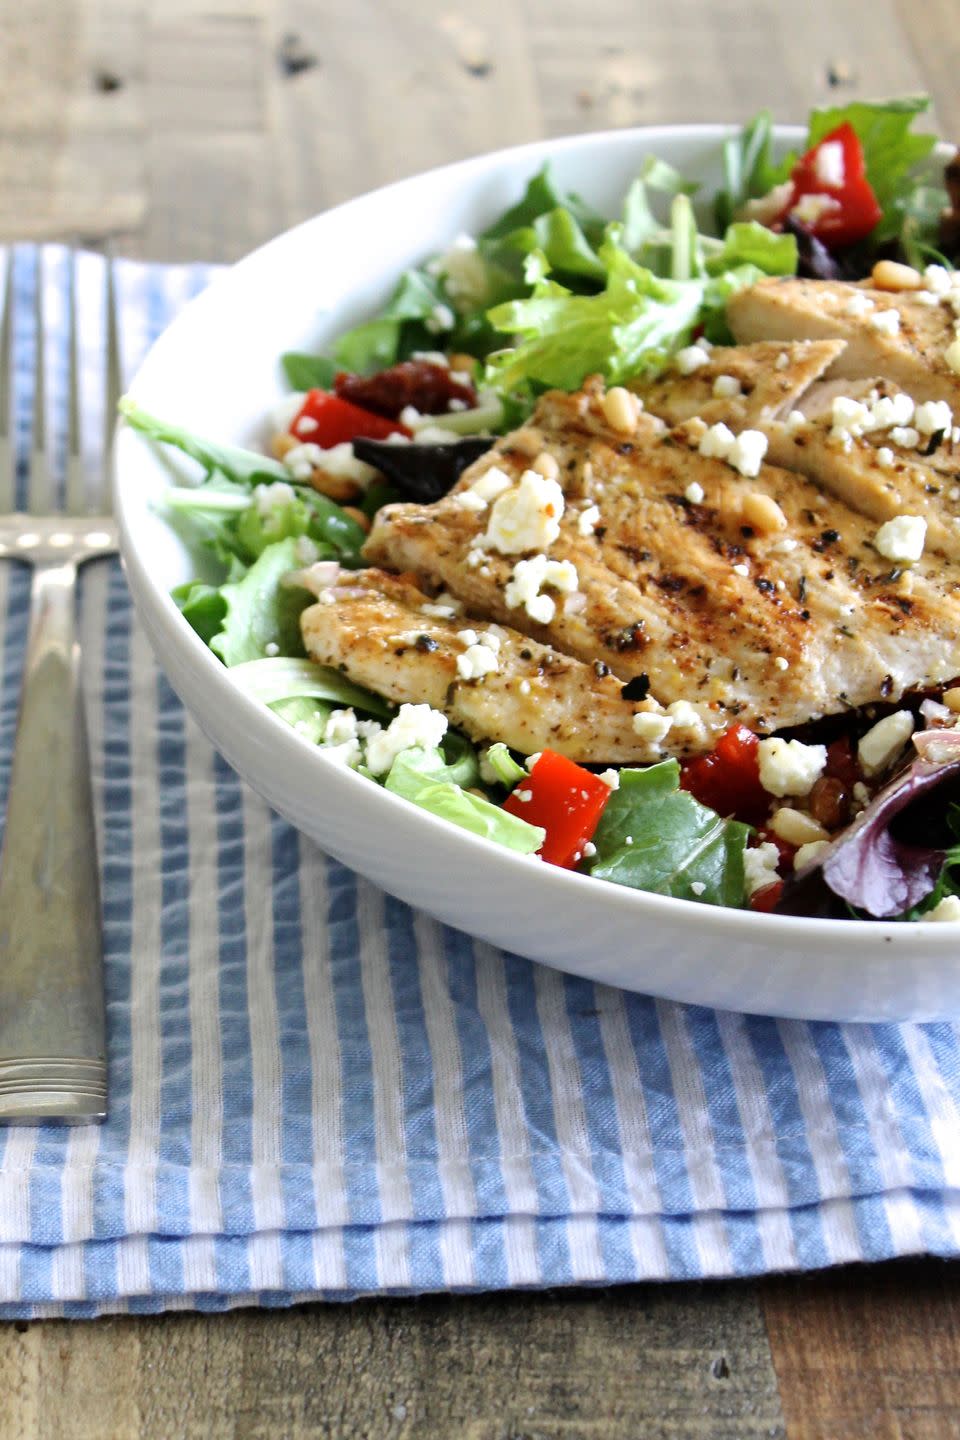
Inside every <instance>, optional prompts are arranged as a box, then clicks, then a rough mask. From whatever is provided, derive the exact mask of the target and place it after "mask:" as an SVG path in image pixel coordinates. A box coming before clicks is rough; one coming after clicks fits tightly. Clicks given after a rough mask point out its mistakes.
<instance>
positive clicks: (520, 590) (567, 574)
mask: <svg viewBox="0 0 960 1440" xmlns="http://www.w3.org/2000/svg"><path fill="white" fill-rule="evenodd" d="M579 583H580V582H579V577H578V575H577V567H576V566H575V565H573V564H572V563H571V562H570V561H569V560H551V559H549V557H548V556H546V555H532V556H531V557H530V559H529V560H518V561H517V563H516V565H514V567H513V573H512V575H511V577H510V579H509V580H508V581H507V584H506V586H505V587H504V592H503V597H504V600H505V601H506V603H507V605H508V606H509V608H510V609H511V610H514V609H516V608H517V607H518V606H520V605H522V606H523V608H524V609H525V610H526V612H527V614H528V615H529V616H530V617H531V619H533V620H538V621H540V623H541V624H543V625H546V624H548V623H549V622H550V621H551V620H552V619H553V617H554V614H555V612H556V605H555V603H554V601H553V600H551V599H550V597H549V595H541V593H540V592H541V590H542V589H543V588H544V587H545V586H549V588H550V589H552V590H559V591H560V593H561V594H564V595H572V594H573V592H574V591H575V590H576V589H577V587H578V585H579Z"/></svg>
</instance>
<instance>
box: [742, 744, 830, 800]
mask: <svg viewBox="0 0 960 1440" xmlns="http://www.w3.org/2000/svg"><path fill="white" fill-rule="evenodd" d="M757 756H758V759H759V762H760V784H761V785H762V786H763V788H764V790H766V791H767V792H768V794H770V795H777V796H781V797H782V796H784V795H809V794H810V791H811V790H812V789H813V786H814V784H815V783H816V781H817V780H819V778H820V776H821V775H822V774H823V772H824V770H825V769H826V764H827V747H826V746H825V745H804V744H803V742H802V741H801V740H781V739H780V738H779V737H778V736H773V737H771V738H770V739H768V740H761V741H760V744H759V745H758V746H757Z"/></svg>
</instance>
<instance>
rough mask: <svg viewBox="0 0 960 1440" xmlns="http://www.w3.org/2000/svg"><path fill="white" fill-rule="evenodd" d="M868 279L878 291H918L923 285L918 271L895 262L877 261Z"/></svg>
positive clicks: (910, 266)
mask: <svg viewBox="0 0 960 1440" xmlns="http://www.w3.org/2000/svg"><path fill="white" fill-rule="evenodd" d="M870 278H871V280H872V281H873V283H874V285H875V286H876V287H877V289H878V290H919V289H920V286H921V285H922V284H923V278H922V276H921V275H920V272H919V271H918V270H914V268H913V266H912V265H901V264H899V263H898V261H896V260H878V261H877V263H876V265H874V267H873V273H872V275H871V277H870Z"/></svg>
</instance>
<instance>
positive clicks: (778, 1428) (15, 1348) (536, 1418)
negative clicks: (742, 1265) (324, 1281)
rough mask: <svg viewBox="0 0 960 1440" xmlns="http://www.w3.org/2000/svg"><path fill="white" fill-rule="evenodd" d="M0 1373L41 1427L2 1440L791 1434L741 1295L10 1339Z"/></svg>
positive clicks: (471, 1304)
mask: <svg viewBox="0 0 960 1440" xmlns="http://www.w3.org/2000/svg"><path fill="white" fill-rule="evenodd" d="M0 1374H2V1375H3V1378H4V1379H6V1380H8V1381H10V1382H12V1383H13V1384H14V1385H16V1384H17V1383H18V1376H22V1377H23V1378H22V1379H20V1380H19V1383H20V1385H21V1387H22V1389H23V1390H24V1392H25V1393H27V1394H28V1395H29V1397H30V1402H31V1404H32V1405H33V1407H34V1415H35V1423H34V1426H33V1428H32V1429H31V1430H29V1431H27V1430H25V1429H20V1430H17V1429H13V1428H5V1424H6V1422H5V1421H4V1420H3V1419H2V1418H0V1440H14V1437H15V1436H17V1437H19V1435H26V1434H28V1433H29V1434H30V1435H31V1437H35V1440H147V1437H149V1440H155V1437H156V1440H159V1437H163V1440H170V1437H173V1436H176V1437H177V1440H261V1437H262V1440H266V1437H268V1436H269V1437H279V1436H283V1437H284V1440H320V1437H323V1440H347V1437H349V1440H413V1437H422V1440H548V1437H549V1440H614V1437H630V1440H633V1437H637V1440H639V1437H641V1436H642V1437H643V1440H667V1437H670V1440H706V1437H709V1440H750V1437H753V1436H757V1437H759V1436H763V1437H770V1440H776V1437H778V1436H782V1435H783V1434H784V1431H783V1427H782V1422H781V1417H780V1411H779V1405H778V1401H777V1396H776V1386H775V1381H774V1375H773V1370H772V1367H771V1365H770V1359H769V1353H768V1350H767V1346H766V1341H765V1337H764V1333H763V1325H762V1322H761V1320H760V1318H759V1315H758V1313H757V1309H756V1305H755V1303H754V1300H753V1298H752V1296H751V1294H750V1293H749V1291H748V1290H747V1289H745V1288H744V1287H738V1286H724V1287H719V1286H718V1287H713V1288H703V1289H701V1288H697V1287H692V1286H681V1287H677V1288H676V1289H665V1288H652V1287H651V1288H635V1289H632V1290H620V1291H612V1292H600V1291H597V1292H590V1293H579V1294H578V1293H563V1294H552V1295H545V1296H533V1295H507V1296H486V1297H479V1296H478V1297H474V1298H471V1299H452V1298H447V1297H444V1298H440V1299H428V1300H420V1301H380V1302H370V1303H359V1304H356V1305H352V1306H329V1307H322V1306H311V1307H306V1308H303V1309H300V1310H295V1311H289V1312H271V1311H249V1312H244V1313H236V1314H230V1315H223V1316H220V1317H198V1316H169V1317H166V1318H160V1319H156V1320H105V1321H103V1322H101V1323H99V1324H97V1325H91V1326H84V1325H79V1326H72V1325H69V1324H48V1325H36V1326H30V1327H29V1328H28V1329H27V1330H26V1332H25V1333H22V1334H18V1333H16V1332H15V1331H13V1330H12V1329H11V1328H9V1327H8V1328H7V1329H6V1330H0ZM8 1393H9V1392H8ZM0 1413H2V1412H0Z"/></svg>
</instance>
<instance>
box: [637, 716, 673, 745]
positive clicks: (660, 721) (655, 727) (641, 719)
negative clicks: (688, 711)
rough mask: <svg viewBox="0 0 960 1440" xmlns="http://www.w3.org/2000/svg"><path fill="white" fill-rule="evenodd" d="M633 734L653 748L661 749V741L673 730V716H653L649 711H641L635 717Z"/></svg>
mask: <svg viewBox="0 0 960 1440" xmlns="http://www.w3.org/2000/svg"><path fill="white" fill-rule="evenodd" d="M632 724H633V733H634V734H635V735H637V736H639V738H640V739H641V740H646V741H648V742H649V743H650V744H651V745H652V746H654V747H659V745H660V742H661V740H663V739H664V737H665V736H666V734H667V732H668V731H669V730H671V729H672V728H673V717H672V715H651V714H650V712H649V711H648V710H639V711H637V713H636V714H635V715H634V717H633V721H632Z"/></svg>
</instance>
